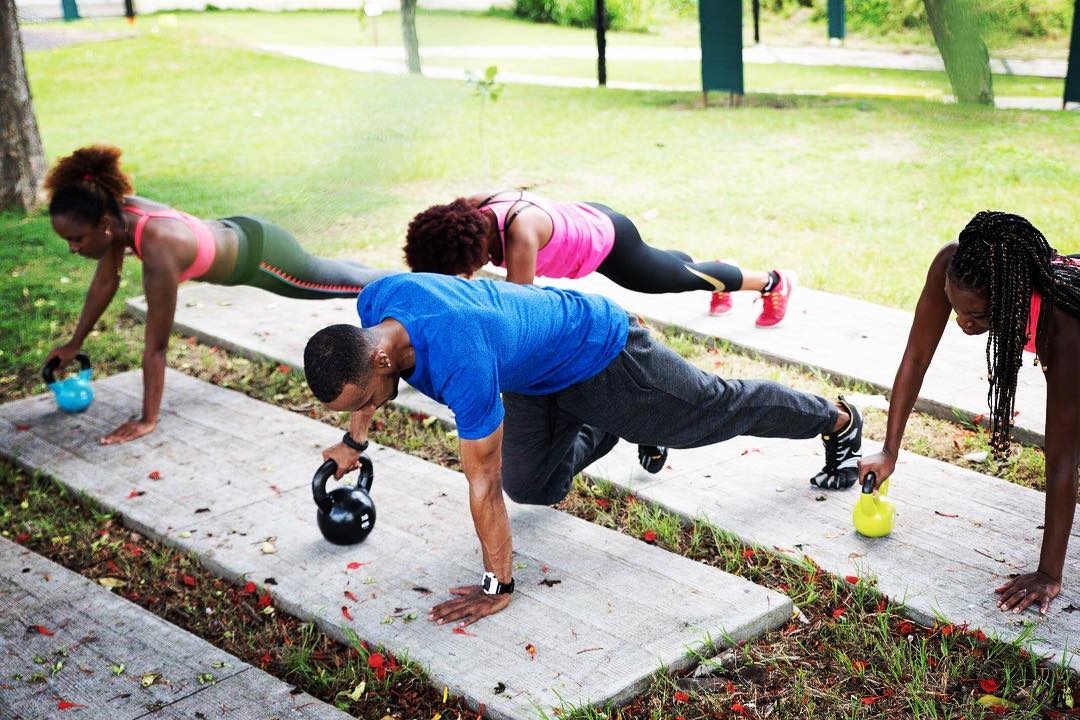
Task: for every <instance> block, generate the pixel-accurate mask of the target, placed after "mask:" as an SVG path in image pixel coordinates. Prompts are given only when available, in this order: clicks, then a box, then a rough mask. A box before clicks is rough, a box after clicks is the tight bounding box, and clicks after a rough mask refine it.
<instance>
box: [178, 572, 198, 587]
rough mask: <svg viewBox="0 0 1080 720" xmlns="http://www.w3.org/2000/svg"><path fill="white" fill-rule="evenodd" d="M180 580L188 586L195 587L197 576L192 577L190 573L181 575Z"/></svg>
mask: <svg viewBox="0 0 1080 720" xmlns="http://www.w3.org/2000/svg"><path fill="white" fill-rule="evenodd" d="M180 581H181V582H182V583H184V584H185V585H187V586H188V587H195V578H193V577H191V576H190V575H181V576H180Z"/></svg>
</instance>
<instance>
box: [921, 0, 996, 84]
mask: <svg viewBox="0 0 1080 720" xmlns="http://www.w3.org/2000/svg"><path fill="white" fill-rule="evenodd" d="M923 3H924V4H925V6H926V16H927V19H928V20H929V21H930V28H931V30H933V33H934V42H935V43H937V46H938V50H939V51H940V52H941V59H942V60H944V61H945V72H946V73H948V75H949V84H951V85H952V89H953V94H954V95H955V96H956V99H957V100H959V101H960V102H962V103H979V104H981V105H993V104H994V81H993V76H991V74H990V53H989V52H988V51H987V49H986V43H984V42H983V40H982V36H981V35H980V34H979V22H978V11H977V10H976V9H975V1H974V0H923Z"/></svg>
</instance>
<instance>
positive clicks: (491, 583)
mask: <svg viewBox="0 0 1080 720" xmlns="http://www.w3.org/2000/svg"><path fill="white" fill-rule="evenodd" d="M480 586H481V587H482V588H483V589H484V594H485V595H509V594H510V593H512V592H514V579H513V578H510V582H508V583H506V584H505V585H503V584H502V583H501V582H499V578H497V577H495V573H493V572H486V573H484V579H483V581H481V583H480Z"/></svg>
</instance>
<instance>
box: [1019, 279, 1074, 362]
mask: <svg viewBox="0 0 1080 720" xmlns="http://www.w3.org/2000/svg"><path fill="white" fill-rule="evenodd" d="M1054 262H1056V263H1066V262H1067V263H1069V264H1070V265H1080V261H1078V260H1076V259H1075V258H1060V259H1055V260H1054ZM1040 310H1042V293H1040V292H1039V291H1038V290H1032V291H1031V307H1030V309H1029V310H1028V321H1027V338H1028V341H1027V345H1025V346H1024V350H1026V351H1027V352H1030V353H1036V354H1038V351H1037V350H1036V349H1035V335H1036V333H1037V332H1038V330H1039V311H1040Z"/></svg>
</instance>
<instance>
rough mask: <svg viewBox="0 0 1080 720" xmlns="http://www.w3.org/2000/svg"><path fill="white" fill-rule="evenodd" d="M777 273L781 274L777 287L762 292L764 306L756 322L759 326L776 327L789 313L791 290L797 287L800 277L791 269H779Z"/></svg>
mask: <svg viewBox="0 0 1080 720" xmlns="http://www.w3.org/2000/svg"><path fill="white" fill-rule="evenodd" d="M776 274H777V275H779V276H780V281H779V282H777V283H776V287H774V288H773V289H772V290H770V291H769V292H767V293H762V294H761V301H762V303H763V304H764V307H763V308H762V309H761V314H760V315H758V319H757V322H755V323H754V325H756V326H757V327H759V328H770V327H776V326H777V325H778V324H780V321H781V320H783V319H784V316H785V315H787V306H788V300H789V299H790V298H791V292H792V290H794V289H795V283H796V282H797V280H798V278H797V277H796V276H795V273H794V272H792V271H791V270H777V271H776Z"/></svg>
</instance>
